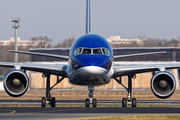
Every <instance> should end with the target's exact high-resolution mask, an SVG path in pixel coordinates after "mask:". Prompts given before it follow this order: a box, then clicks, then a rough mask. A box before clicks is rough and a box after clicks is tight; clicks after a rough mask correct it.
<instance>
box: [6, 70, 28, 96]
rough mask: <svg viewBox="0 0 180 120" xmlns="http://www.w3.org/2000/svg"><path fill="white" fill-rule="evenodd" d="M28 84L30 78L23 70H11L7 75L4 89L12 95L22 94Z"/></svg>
mask: <svg viewBox="0 0 180 120" xmlns="http://www.w3.org/2000/svg"><path fill="white" fill-rule="evenodd" d="M28 86H29V78H28V76H27V74H26V73H25V72H23V71H22V70H11V71H9V72H8V73H7V74H6V76H5V79H4V89H5V91H6V92H7V93H8V94H9V95H10V96H12V97H20V96H22V95H23V94H24V93H25V92H26V91H27V89H28Z"/></svg>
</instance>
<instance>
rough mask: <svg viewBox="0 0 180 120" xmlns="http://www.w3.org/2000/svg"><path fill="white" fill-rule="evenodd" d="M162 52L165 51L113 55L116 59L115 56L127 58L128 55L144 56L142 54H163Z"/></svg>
mask: <svg viewBox="0 0 180 120" xmlns="http://www.w3.org/2000/svg"><path fill="white" fill-rule="evenodd" d="M163 53H166V51H161V52H149V53H138V54H129V55H117V56H114V59H117V58H128V57H137V56H144V55H155V54H163Z"/></svg>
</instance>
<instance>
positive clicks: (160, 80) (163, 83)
mask: <svg viewBox="0 0 180 120" xmlns="http://www.w3.org/2000/svg"><path fill="white" fill-rule="evenodd" d="M175 88H176V80H175V78H174V76H173V75H172V74H171V73H169V72H167V71H160V72H157V73H156V74H155V75H154V76H153V77H152V79H151V90H152V92H153V93H154V95H155V96H156V97H158V98H161V99H165V98H168V97H170V96H171V95H172V94H173V93H174V91H175Z"/></svg>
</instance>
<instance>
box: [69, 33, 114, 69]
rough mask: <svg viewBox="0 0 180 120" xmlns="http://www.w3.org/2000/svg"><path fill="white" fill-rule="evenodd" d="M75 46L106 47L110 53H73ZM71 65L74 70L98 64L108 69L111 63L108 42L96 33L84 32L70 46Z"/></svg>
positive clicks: (111, 51) (110, 48)
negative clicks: (84, 33)
mask: <svg viewBox="0 0 180 120" xmlns="http://www.w3.org/2000/svg"><path fill="white" fill-rule="evenodd" d="M76 48H91V49H92V48H107V49H108V50H109V52H110V55H109V56H107V55H104V54H100V55H98V54H96V55H95V54H90V55H86V54H80V55H76V56H75V55H74V51H75V49H76ZM70 57H71V58H73V59H71V65H72V68H73V69H74V70H77V69H79V68H81V67H86V66H98V67H102V68H105V69H106V70H108V71H109V69H110V68H111V65H112V60H111V59H112V57H113V50H112V47H111V45H110V44H109V42H108V41H107V40H106V39H105V38H103V37H102V36H100V35H97V34H86V35H83V36H81V37H80V38H78V39H77V40H76V41H75V42H74V44H73V45H72V47H71V50H70Z"/></svg>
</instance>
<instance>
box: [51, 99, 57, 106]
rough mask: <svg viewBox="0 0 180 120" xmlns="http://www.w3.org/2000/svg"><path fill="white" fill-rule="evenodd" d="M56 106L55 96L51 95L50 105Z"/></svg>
mask: <svg viewBox="0 0 180 120" xmlns="http://www.w3.org/2000/svg"><path fill="white" fill-rule="evenodd" d="M55 106H56V100H55V97H52V99H51V107H55Z"/></svg>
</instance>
